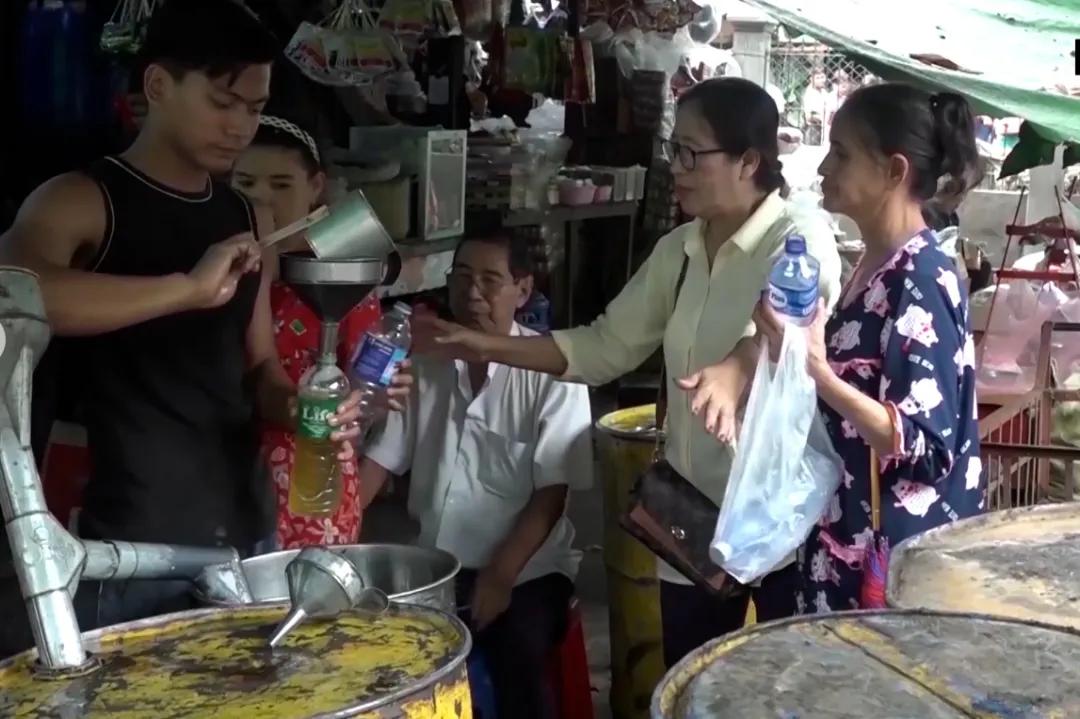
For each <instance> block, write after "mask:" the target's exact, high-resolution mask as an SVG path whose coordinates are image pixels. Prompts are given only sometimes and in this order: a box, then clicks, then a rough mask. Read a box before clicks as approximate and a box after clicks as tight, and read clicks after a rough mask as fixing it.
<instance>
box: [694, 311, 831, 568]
mask: <svg viewBox="0 0 1080 719" xmlns="http://www.w3.org/2000/svg"><path fill="white" fill-rule="evenodd" d="M769 365H770V362H769V348H768V342H767V341H766V342H765V343H764V345H763V347H762V350H761V358H760V359H759V360H758V366H757V372H756V374H755V375H754V384H753V386H752V387H751V388H750V397H749V399H748V400H747V405H746V416H745V418H744V420H743V426H742V430H741V432H740V433H739V444H738V448H737V451H736V454H735V463H734V465H733V467H732V469H731V477H730V479H729V480H728V486H727V490H726V491H725V493H724V503H723V505H722V506H721V509H720V516H719V518H718V519H717V522H716V533H715V534H714V535H713V541H712V545H711V546H710V549H709V556H710V557H712V560H713V562H715V563H716V564H717V565H719V566H721V567H723V569H724V571H726V572H727V573H728V574H730V575H731V576H732V577H734V578H735V579H736V580H738V581H739V582H741V583H743V584H749V583H751V582H754V581H756V580H757V579H760V578H761V577H763V576H765V575H766V574H768V573H769V572H770V571H771V570H773V569H775V568H776V566H777V565H778V564H779V563H780V562H782V561H783V560H784V559H785V558H786V557H787V556H788V555H790V554H791V553H792V552H793V551H794V550H795V549H797V548H798V547H799V546H800V545H801V544H802V543H803V542H805V541H806V537H807V536H808V535H809V534H810V530H811V529H812V528H813V526H814V524H815V523H816V522H817V521H818V520H819V519H820V518H821V517H822V515H823V514H824V513H825V510H826V508H827V507H828V506H829V503H830V501H831V500H832V496H833V494H834V493H835V492H836V490H837V488H838V487H839V486H840V481H841V478H842V476H843V463H842V462H841V460H840V457H839V456H838V455H837V454H836V452H835V450H833V448H832V442H831V441H830V439H829V436H828V433H827V431H826V429H825V424H824V421H823V420H822V419H821V416H820V415H819V414H818V410H817V389H816V388H815V386H814V381H813V380H812V379H811V378H810V377H809V375H807V373H806V335H805V334H804V333H803V332H800V331H792V332H785V333H784V341H783V343H782V344H781V347H780V361H779V362H778V363H777V365H776V371H775V373H770V368H769Z"/></svg>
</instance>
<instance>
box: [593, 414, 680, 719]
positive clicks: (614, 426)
mask: <svg viewBox="0 0 1080 719" xmlns="http://www.w3.org/2000/svg"><path fill="white" fill-rule="evenodd" d="M655 417H656V407H655V406H654V405H647V406H645V407H632V408H630V409H623V410H619V411H617V412H612V413H611V414H607V415H604V416H603V417H601V418H600V419H599V421H597V423H596V429H597V430H598V432H597V435H598V439H599V449H600V462H601V479H602V488H603V493H604V565H605V567H606V569H607V592H608V626H609V627H610V634H611V708H612V712H613V713H614V715H615V716H616V717H620V719H631V718H635V717H646V716H648V706H649V697H650V696H652V691H653V688H655V687H656V684H657V683H658V682H659V681H660V678H661V677H663V676H664V669H665V667H664V649H663V648H664V645H663V632H662V630H661V622H660V584H659V581H658V580H657V578H656V559H655V557H654V556H653V554H652V553H651V552H650V551H649V550H648V549H646V548H645V547H644V546H642V545H641V544H640V543H638V541H637V540H635V539H634V538H633V537H631V536H630V535H629V534H627V533H626V532H625V531H624V530H623V529H622V527H620V526H619V516H620V515H621V514H622V512H624V511H626V508H627V505H628V503H629V498H630V490H631V489H632V488H633V486H634V482H635V481H636V480H637V478H638V476H639V475H641V473H642V472H644V471H645V469H646V468H647V467H648V466H649V463H650V462H652V456H653V446H654V443H655V440H656V431H655Z"/></svg>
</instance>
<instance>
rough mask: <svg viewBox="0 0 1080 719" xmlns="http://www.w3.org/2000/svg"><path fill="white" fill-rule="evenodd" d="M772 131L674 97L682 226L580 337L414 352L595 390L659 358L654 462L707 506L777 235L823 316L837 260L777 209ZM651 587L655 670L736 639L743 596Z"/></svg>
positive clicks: (711, 96) (765, 584)
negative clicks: (791, 245) (801, 257)
mask: <svg viewBox="0 0 1080 719" xmlns="http://www.w3.org/2000/svg"><path fill="white" fill-rule="evenodd" d="M778 119H779V118H778V114H777V110H776V104H775V103H774V102H773V100H772V98H771V97H769V95H768V93H766V92H765V90H764V89H762V88H761V87H759V86H758V85H756V84H754V83H753V82H750V81H747V80H743V79H739V78H717V79H714V80H708V81H706V82H703V83H701V84H699V85H697V86H695V87H694V88H692V89H691V90H689V91H688V92H687V93H685V94H684V95H683V96H682V97H681V99H680V101H679V107H678V112H677V114H676V122H675V131H674V134H673V137H672V139H671V141H670V142H669V143H667V150H668V152H669V157H670V159H671V161H672V171H673V173H674V176H675V187H676V193H677V195H678V199H679V204H680V205H681V206H682V209H683V211H684V212H685V213H686V214H688V215H690V216H692V217H694V218H696V219H694V220H693V221H692V222H689V223H687V224H685V225H682V226H681V227H678V228H676V229H675V230H674V231H672V232H671V233H669V234H668V235H667V236H665V237H663V238H661V239H660V240H659V241H658V242H657V244H656V247H655V249H654V250H653V252H652V254H651V256H650V257H649V258H648V259H647V260H646V262H645V263H644V264H643V265H642V267H641V268H640V269H639V270H638V271H637V273H636V274H635V275H634V277H633V279H632V280H631V281H630V282H629V283H628V284H627V285H626V287H625V288H623V291H622V292H621V293H620V294H619V296H618V297H616V298H615V299H614V300H613V301H612V302H611V304H610V305H608V307H607V310H606V312H605V313H604V314H603V315H601V316H600V317H599V318H598V319H597V320H596V321H595V322H593V323H592V324H591V325H588V326H582V327H576V328H573V329H569V330H562V331H556V332H553V333H552V335H551V336H550V337H505V336H503V337H498V336H495V335H492V334H488V333H484V332H480V331H477V330H475V329H465V328H462V327H458V326H456V325H452V324H449V323H445V322H441V321H438V320H434V319H426V320H418V322H417V326H416V336H417V347H418V349H420V350H429V351H443V352H446V353H448V354H451V355H452V356H455V357H458V358H461V359H466V360H472V361H486V362H498V363H502V364H508V365H511V366H514V367H522V368H526V369H531V370H537V371H541V372H548V373H550V374H554V375H558V376H561V377H563V378H565V379H568V380H574V381H581V382H586V383H588V384H591V385H601V384H605V383H607V382H610V381H612V380H614V379H616V378H618V377H619V376H621V375H623V374H625V373H628V372H631V371H633V370H634V369H636V368H637V367H638V366H640V365H641V363H642V362H644V361H645V360H646V359H647V358H648V357H649V356H650V355H651V354H652V353H653V352H655V351H656V350H657V349H658V348H660V347H662V348H663V353H664V362H665V367H666V376H667V377H668V380H667V392H668V396H669V407H668V417H667V443H666V459H667V460H668V461H669V462H670V463H671V465H672V467H673V468H674V470H675V471H677V472H678V473H679V474H681V475H682V476H683V477H685V478H686V479H687V480H688V481H689V482H691V483H692V484H693V485H695V486H696V487H697V488H698V489H700V490H701V491H702V492H703V493H704V494H705V495H706V496H708V497H709V498H710V499H711V500H712V501H714V502H716V503H717V504H718V505H719V504H720V503H721V501H722V500H723V497H724V489H725V487H726V485H727V479H728V473H729V471H730V468H731V463H732V458H733V456H734V452H735V447H734V445H733V440H734V436H735V414H736V410H737V406H738V402H739V398H740V397H741V396H742V392H743V390H744V388H745V386H746V384H747V382H748V380H749V377H750V376H751V374H752V370H753V367H754V363H755V361H756V351H755V349H754V344H753V341H752V337H753V336H754V334H755V331H756V329H755V327H754V324H753V322H752V319H751V315H752V313H753V310H754V305H755V304H756V303H757V300H758V298H759V297H760V295H761V291H762V290H763V289H764V287H765V285H766V280H767V276H768V273H769V270H770V268H771V267H772V265H773V262H774V260H775V258H776V257H777V255H779V253H780V252H782V250H783V244H784V239H785V238H786V237H787V235H789V234H791V233H798V234H801V235H803V236H805V237H806V240H807V246H808V248H809V251H810V253H811V254H813V255H814V256H815V257H816V258H817V259H818V260H819V261H820V262H821V292H822V295H823V296H824V297H825V298H826V299H827V300H828V302H829V303H830V306H831V302H832V300H833V299H834V298H835V297H836V296H837V295H838V292H839V284H840V257H839V254H838V253H837V249H836V242H835V238H834V237H833V234H832V232H831V230H830V229H829V226H828V224H827V223H826V221H825V219H824V218H823V217H821V216H819V215H818V214H816V213H813V212H809V213H808V212H804V211H800V210H798V209H796V208H795V207H793V206H791V205H789V204H788V203H787V202H785V201H784V199H783V197H782V188H783V185H784V180H783V176H782V175H781V172H780V161H779V159H778V157H777V142H776V135H777V126H778ZM684 268H685V277H684V278H683V281H682V285H681V288H680V289H679V290H678V291H677V289H676V288H677V287H678V286H679V278H680V275H681V274H682V273H683V270H684ZM676 295H678V296H676ZM715 363H718V365H717V366H715V367H712V366H711V365H713V364H715ZM706 368H707V369H706ZM694 415H700V416H703V417H704V418H705V422H701V421H700V420H697V419H695V417H694ZM717 439H720V440H721V441H719V442H718V441H717ZM658 575H659V578H660V579H661V592H660V603H661V615H662V622H663V629H664V657H665V661H666V663H667V664H668V665H669V666H671V665H673V664H674V663H675V662H677V661H678V660H679V659H681V658H682V657H683V656H685V655H686V654H687V653H689V652H690V651H692V650H694V649H695V648H697V647H698V646H700V645H701V644H703V643H705V642H706V641H708V640H710V639H712V638H714V637H716V636H719V635H721V634H724V633H726V632H729V631H732V630H734V629H737V628H738V627H739V626H741V625H742V622H743V619H744V617H745V614H746V609H747V597H746V596H745V595H743V596H741V597H739V598H736V599H731V600H728V601H724V602H720V601H718V600H716V599H714V598H712V597H711V596H710V595H709V594H707V593H706V592H705V590H703V589H700V588H698V587H696V586H694V585H692V584H691V583H690V582H689V581H687V580H686V579H685V578H684V577H683V576H682V575H680V574H679V573H677V572H676V571H675V570H674V569H672V568H671V567H668V566H667V565H664V564H662V563H661V564H660V566H659V568H658ZM797 582H798V574H797V572H796V571H795V569H794V566H793V565H791V564H790V562H789V563H788V566H783V567H778V568H777V570H776V571H775V572H774V573H773V574H771V575H769V576H767V577H765V578H764V579H763V581H762V582H761V585H760V586H759V587H756V588H755V589H754V592H753V596H754V603H755V608H756V610H757V614H758V617H759V618H760V619H761V620H769V619H776V618H780V617H783V616H788V615H790V614H793V613H794V611H795V606H794V600H793V590H794V589H795V588H796V587H797Z"/></svg>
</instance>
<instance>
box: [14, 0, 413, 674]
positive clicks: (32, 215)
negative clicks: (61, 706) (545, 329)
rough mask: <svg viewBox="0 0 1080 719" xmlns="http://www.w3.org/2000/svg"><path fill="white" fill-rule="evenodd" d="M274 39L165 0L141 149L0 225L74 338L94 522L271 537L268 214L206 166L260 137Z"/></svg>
mask: <svg viewBox="0 0 1080 719" xmlns="http://www.w3.org/2000/svg"><path fill="white" fill-rule="evenodd" d="M277 52H278V48H277V44H276V42H275V40H274V38H273V37H272V36H271V35H269V33H268V32H267V31H266V30H265V29H264V28H263V27H262V25H261V24H260V23H259V21H258V19H257V18H256V17H255V16H253V15H251V14H250V13H249V12H248V11H247V10H246V9H244V8H242V7H241V6H240V5H238V4H235V3H234V2H232V0H170V1H169V2H167V3H166V4H165V5H164V6H162V7H161V8H159V9H158V10H157V11H156V13H155V15H154V17H153V19H152V22H151V26H150V28H149V30H148V34H147V38H146V41H145V45H144V58H143V59H144V61H145V62H146V70H145V74H144V78H143V81H144V92H145V95H146V97H147V99H148V102H149V112H148V115H147V118H146V122H145V124H144V126H143V128H142V130H141V131H140V134H139V136H138V138H137V139H136V141H135V142H134V144H133V145H132V146H131V147H130V148H129V149H128V150H127V152H125V153H124V154H123V155H121V156H120V157H117V158H106V159H105V160H103V161H101V162H99V163H97V164H95V165H94V166H92V167H90V168H88V169H87V170H86V171H84V172H73V173H69V174H66V175H62V176H59V177H56V178H54V179H52V180H50V181H49V182H47V183H45V184H44V185H43V186H41V187H40V188H38V190H36V191H35V192H34V193H33V194H32V195H31V196H30V197H29V198H28V199H27V200H26V202H25V204H24V205H23V207H22V209H21V210H20V212H19V214H18V217H17V219H16V221H15V224H14V226H13V227H12V228H11V230H10V231H9V232H8V233H7V234H6V235H5V236H4V237H3V238H0V248H2V249H3V252H4V254H6V255H7V257H6V258H4V260H5V261H6V262H8V263H9V264H18V265H22V266H25V267H28V268H30V269H32V270H34V271H36V272H37V273H38V274H39V275H40V278H41V288H42V293H43V295H44V299H45V306H46V311H47V314H48V316H49V321H50V323H51V326H52V331H53V333H54V335H57V336H61V337H64V336H67V337H77V338H79V339H78V340H75V342H76V343H77V344H78V347H77V348H73V349H74V351H73V352H72V358H73V360H74V361H73V362H68V363H67V365H68V367H69V368H70V369H71V370H73V371H74V372H75V373H76V376H75V377H74V380H75V382H76V383H78V384H81V385H82V389H83V390H84V392H85V396H84V397H83V398H82V402H81V406H82V408H83V414H84V423H85V424H86V426H87V433H88V444H89V449H90V454H91V463H92V467H91V478H90V482H89V485H88V486H87V489H86V494H85V498H84V506H83V512H82V515H81V517H80V527H79V530H80V533H81V534H82V535H83V536H87V537H95V538H98V537H100V538H110V539H122V540H129V541H145V542H167V543H176V544H195V545H204V546H209V545H231V546H235V547H237V548H238V549H240V551H241V552H251V551H253V549H254V547H255V546H256V545H257V544H258V543H259V542H260V540H262V539H264V538H266V537H269V536H271V533H272V530H273V517H274V506H273V494H272V491H271V487H270V484H269V478H268V477H267V476H266V474H265V468H264V467H265V465H264V463H263V462H262V461H261V458H260V457H259V456H258V439H257V438H258V433H257V426H256V425H257V423H259V422H269V423H274V424H279V425H283V426H287V427H290V428H291V427H292V425H293V424H294V411H295V410H294V408H295V393H296V391H295V387H293V385H292V383H291V382H290V381H289V379H288V376H287V375H286V374H285V372H284V370H283V369H282V368H281V365H280V363H279V360H278V356H277V352H276V350H275V346H274V338H273V328H272V320H271V315H270V306H269V296H268V281H266V278H265V277H263V276H261V273H260V272H259V269H260V264H261V261H260V248H259V246H258V244H257V242H256V239H255V238H256V237H257V235H258V234H259V230H260V229H265V228H264V227H263V226H262V223H259V222H257V220H256V216H255V213H254V211H253V210H252V208H251V206H250V205H249V204H248V203H247V201H246V200H244V199H243V197H242V196H241V195H239V194H237V193H235V192H234V191H233V190H231V189H230V188H229V186H228V185H226V184H224V183H221V182H218V181H216V180H213V179H212V178H213V177H215V176H220V175H223V174H226V173H228V172H229V171H230V169H231V168H232V165H233V162H234V161H235V160H236V158H237V156H238V155H239V154H240V152H241V151H243V150H244V148H245V147H246V146H247V144H248V143H249V142H250V141H251V139H252V137H253V136H254V134H255V131H256V128H257V127H258V122H259V113H260V111H261V109H262V106H263V104H264V103H265V102H266V100H267V95H268V92H269V86H270V69H271V62H272V60H273V59H274V57H275V55H276V54H277ZM409 382H410V378H408V377H402V378H400V380H399V381H398V386H397V388H396V392H397V394H398V395H402V394H405V393H407V391H408V384H409ZM357 418H358V409H357V401H356V395H355V394H354V396H353V397H352V398H350V399H349V400H348V401H347V402H346V403H345V404H344V405H342V407H341V408H339V412H338V414H337V415H336V417H335V421H336V423H337V425H338V426H339V427H340V431H339V432H337V433H335V435H334V438H335V441H339V442H341V447H342V449H341V456H342V457H343V458H347V457H349V456H351V455H352V452H353V448H352V443H351V441H352V440H353V439H355V437H356V435H357V434H358V429H357V427H356V419H357ZM188 589H189V587H188V586H187V585H186V584H175V583H170V582H127V583H106V584H104V585H102V586H101V587H100V588H98V587H88V586H86V585H83V587H82V588H81V589H80V591H79V593H78V595H77V597H76V604H77V605H78V608H79V609H80V612H81V614H80V620H81V621H82V622H83V624H82V627H83V628H84V629H87V628H90V627H93V626H99V625H104V624H111V623H114V622H118V621H126V620H131V619H136V618H140V617H145V616H150V615H153V614H159V613H162V612H165V611H176V610H180V609H185V608H188V607H189V606H190V600H189V599H188ZM95 599H98V600H99V601H92V600H95ZM19 614H21V612H19ZM0 655H2V652H0Z"/></svg>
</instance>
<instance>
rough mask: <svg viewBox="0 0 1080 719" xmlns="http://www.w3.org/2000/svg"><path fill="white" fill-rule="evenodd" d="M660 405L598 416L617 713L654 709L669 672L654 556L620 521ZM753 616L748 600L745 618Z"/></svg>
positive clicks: (623, 716) (649, 447) (648, 454)
mask: <svg viewBox="0 0 1080 719" xmlns="http://www.w3.org/2000/svg"><path fill="white" fill-rule="evenodd" d="M655 427H656V405H652V404H650V405H643V406H641V407H630V408H627V409H621V410H617V411H615V412H611V413H609V414H606V415H604V416H603V417H601V418H600V419H599V420H598V421H597V422H596V429H597V437H598V445H599V449H600V467H601V478H602V487H603V492H604V565H605V567H606V569H607V590H608V625H609V628H610V639H611V709H612V712H613V713H614V715H615V716H616V717H617V718H618V719H632V718H635V719H636V718H639V717H647V716H648V715H649V702H650V700H651V697H652V692H653V689H654V688H655V687H656V685H657V683H658V682H659V681H660V679H661V677H663V676H664V672H665V671H666V667H665V666H664V642H663V629H662V626H661V621H660V583H659V580H658V579H657V577H656V558H655V556H654V555H653V554H652V552H650V551H649V550H648V549H646V548H645V547H644V546H643V545H642V544H641V543H640V542H638V541H637V540H636V539H634V538H633V537H631V536H630V535H629V534H627V533H626V531H625V530H623V529H622V527H620V526H619V517H620V516H621V514H622V513H623V512H624V511H626V509H627V508H628V505H629V501H630V491H631V490H632V489H633V487H634V482H636V481H637V478H638V477H639V476H640V475H641V473H642V472H644V471H645V470H646V469H647V468H648V466H649V465H650V464H651V463H652V460H653V450H654V448H655V446H656V428H655ZM754 622H755V610H754V603H753V602H750V606H749V610H748V611H747V615H746V623H747V624H753V623H754Z"/></svg>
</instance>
